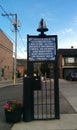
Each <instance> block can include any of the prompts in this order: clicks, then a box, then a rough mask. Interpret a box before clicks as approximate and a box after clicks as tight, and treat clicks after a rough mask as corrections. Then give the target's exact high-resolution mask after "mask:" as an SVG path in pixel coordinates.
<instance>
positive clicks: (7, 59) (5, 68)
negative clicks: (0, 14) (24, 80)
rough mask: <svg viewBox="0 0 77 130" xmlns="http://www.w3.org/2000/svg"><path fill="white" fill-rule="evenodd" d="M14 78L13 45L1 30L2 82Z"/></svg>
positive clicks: (0, 77)
mask: <svg viewBox="0 0 77 130" xmlns="http://www.w3.org/2000/svg"><path fill="white" fill-rule="evenodd" d="M12 77H13V43H12V42H11V41H10V40H9V39H8V37H7V36H6V35H5V34H4V32H3V31H2V30H1V29H0V80H1V79H12Z"/></svg>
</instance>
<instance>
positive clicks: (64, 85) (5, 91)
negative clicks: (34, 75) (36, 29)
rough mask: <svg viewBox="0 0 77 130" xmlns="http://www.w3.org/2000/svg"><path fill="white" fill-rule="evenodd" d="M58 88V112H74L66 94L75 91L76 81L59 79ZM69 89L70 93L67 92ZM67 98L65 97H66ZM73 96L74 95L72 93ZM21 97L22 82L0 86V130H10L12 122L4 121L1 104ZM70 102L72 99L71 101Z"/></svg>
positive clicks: (76, 89) (76, 90) (76, 88)
mask: <svg viewBox="0 0 77 130" xmlns="http://www.w3.org/2000/svg"><path fill="white" fill-rule="evenodd" d="M59 88H60V113H62V114H66V113H69V114H70V113H76V112H77V111H76V109H75V108H73V106H71V105H70V103H69V99H68V94H69V95H71V93H72V91H73V92H74V91H75V95H76V92H77V82H70V81H65V80H59ZM69 90H71V93H69V92H70V91H69ZM65 96H66V97H67V99H68V101H67V99H66V97H65ZM73 97H74V95H73ZM22 98H23V84H22V83H21V84H18V85H11V86H8V87H3V88H0V130H11V127H12V125H13V124H9V123H6V122H5V116H4V109H3V105H4V103H5V102H6V101H8V100H11V99H16V100H21V101H22ZM71 103H72V101H71Z"/></svg>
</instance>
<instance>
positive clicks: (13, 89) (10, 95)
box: [0, 85, 22, 130]
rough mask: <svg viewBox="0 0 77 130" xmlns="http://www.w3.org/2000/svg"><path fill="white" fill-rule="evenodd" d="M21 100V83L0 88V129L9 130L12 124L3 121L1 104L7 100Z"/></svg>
mask: <svg viewBox="0 0 77 130" xmlns="http://www.w3.org/2000/svg"><path fill="white" fill-rule="evenodd" d="M11 99H17V100H22V85H16V86H15V85H12V86H9V87H3V88H0V130H10V129H11V127H12V125H13V124H9V123H6V122H5V115H4V109H3V105H4V103H5V102H6V101H7V100H11Z"/></svg>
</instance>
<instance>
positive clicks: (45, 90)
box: [34, 79, 55, 120]
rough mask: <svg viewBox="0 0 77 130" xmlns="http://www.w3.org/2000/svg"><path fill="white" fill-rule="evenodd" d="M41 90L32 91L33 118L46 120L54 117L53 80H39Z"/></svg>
mask: <svg viewBox="0 0 77 130" xmlns="http://www.w3.org/2000/svg"><path fill="white" fill-rule="evenodd" d="M41 85H42V87H41V90H37V91H34V119H35V120H48V119H53V118H55V110H54V81H53V79H46V80H41Z"/></svg>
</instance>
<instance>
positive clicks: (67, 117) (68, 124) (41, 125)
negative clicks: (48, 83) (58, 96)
mask: <svg viewBox="0 0 77 130" xmlns="http://www.w3.org/2000/svg"><path fill="white" fill-rule="evenodd" d="M63 82H64V85H62V83H63ZM73 84H74V85H73ZM61 85H62V86H61ZM66 87H67V88H66ZM60 91H61V92H62V94H63V95H64V96H65V98H66V99H67V100H68V102H69V103H70V104H71V106H72V107H73V108H74V110H75V111H76V113H75V114H61V115H60V120H48V121H32V122H23V121H21V122H19V123H16V124H14V125H13V127H12V128H11V130H77V82H71V84H70V86H69V82H67V81H64V80H60Z"/></svg>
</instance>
